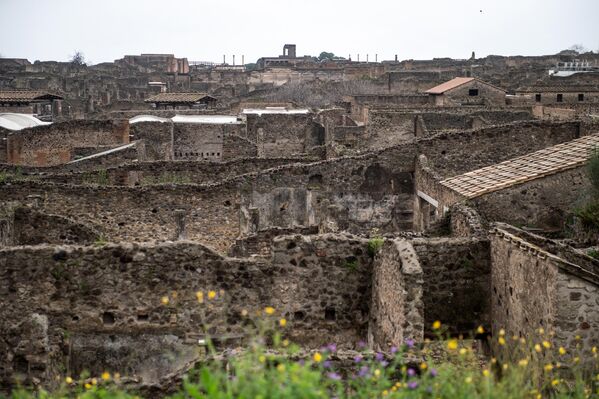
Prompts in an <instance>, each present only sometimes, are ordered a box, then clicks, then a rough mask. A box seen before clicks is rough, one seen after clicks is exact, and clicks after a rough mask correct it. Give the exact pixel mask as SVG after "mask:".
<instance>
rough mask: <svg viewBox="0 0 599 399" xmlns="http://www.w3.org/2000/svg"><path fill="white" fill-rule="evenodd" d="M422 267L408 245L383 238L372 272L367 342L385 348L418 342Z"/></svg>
mask: <svg viewBox="0 0 599 399" xmlns="http://www.w3.org/2000/svg"><path fill="white" fill-rule="evenodd" d="M422 278H423V271H422V268H421V266H420V263H419V260H418V256H417V255H416V252H415V251H414V248H413V247H412V245H411V244H410V243H409V242H408V241H406V240H386V241H385V243H384V244H383V247H382V248H381V249H380V251H379V252H378V254H377V256H376V258H375V261H374V265H373V276H372V302H371V305H370V307H371V309H370V328H369V336H368V341H369V346H370V347H371V348H373V349H374V350H383V351H388V350H389V348H391V346H396V347H399V346H400V345H402V344H404V343H405V342H406V340H408V339H411V340H414V341H415V342H422V339H423V331H424V304H423V301H424V298H423V297H424V295H426V293H423V279H422Z"/></svg>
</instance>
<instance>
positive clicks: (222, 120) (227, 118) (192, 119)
mask: <svg viewBox="0 0 599 399" xmlns="http://www.w3.org/2000/svg"><path fill="white" fill-rule="evenodd" d="M169 121H172V122H173V123H204V124H219V125H220V124H222V125H234V124H237V123H242V121H241V120H239V119H237V117H236V116H233V115H175V116H173V117H172V118H161V117H159V116H154V115H137V116H134V117H133V118H131V119H129V123H130V124H134V123H138V122H169Z"/></svg>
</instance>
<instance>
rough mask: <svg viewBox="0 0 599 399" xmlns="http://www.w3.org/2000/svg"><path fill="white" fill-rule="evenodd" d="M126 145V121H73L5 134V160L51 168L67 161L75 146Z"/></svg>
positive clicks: (127, 125)
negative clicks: (6, 138)
mask: <svg viewBox="0 0 599 399" xmlns="http://www.w3.org/2000/svg"><path fill="white" fill-rule="evenodd" d="M127 143H129V123H128V122H127V121H98V120H73V121H68V122H60V123H53V124H51V125H46V126H37V127H32V128H28V129H23V130H20V131H17V132H13V133H11V134H9V135H8V140H7V147H8V156H7V160H8V163H11V164H17V165H31V166H52V165H59V164H64V163H67V162H69V161H71V160H72V150H73V148H75V147H95V146H106V145H114V146H116V145H120V144H127Z"/></svg>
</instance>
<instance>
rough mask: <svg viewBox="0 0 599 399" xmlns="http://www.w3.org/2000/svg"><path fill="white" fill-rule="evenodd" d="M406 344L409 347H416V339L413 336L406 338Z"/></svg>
mask: <svg viewBox="0 0 599 399" xmlns="http://www.w3.org/2000/svg"><path fill="white" fill-rule="evenodd" d="M406 346H407V347H408V348H413V347H414V340H413V339H411V338H408V339H406Z"/></svg>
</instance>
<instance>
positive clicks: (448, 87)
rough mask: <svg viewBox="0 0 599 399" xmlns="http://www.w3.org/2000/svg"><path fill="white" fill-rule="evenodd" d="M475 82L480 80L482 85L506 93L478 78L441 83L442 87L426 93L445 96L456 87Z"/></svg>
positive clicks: (454, 79) (439, 86)
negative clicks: (444, 94)
mask: <svg viewBox="0 0 599 399" xmlns="http://www.w3.org/2000/svg"><path fill="white" fill-rule="evenodd" d="M473 80H478V81H479V82H480V83H482V84H485V85H487V86H491V87H494V88H496V89H498V90H501V91H505V90H503V89H501V88H499V87H497V86H493V85H492V84H490V83H487V82H483V81H482V80H480V79H476V78H453V79H451V80H450V81H447V82H445V83H441V84H440V85H438V86H435V87H433V88H432V89H428V90H427V91H426V92H425V93H428V94H443V93H445V92H446V91H448V90H451V89H455V88H456V87H460V86H461V85H463V84H466V83H469V82H472V81H473Z"/></svg>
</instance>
